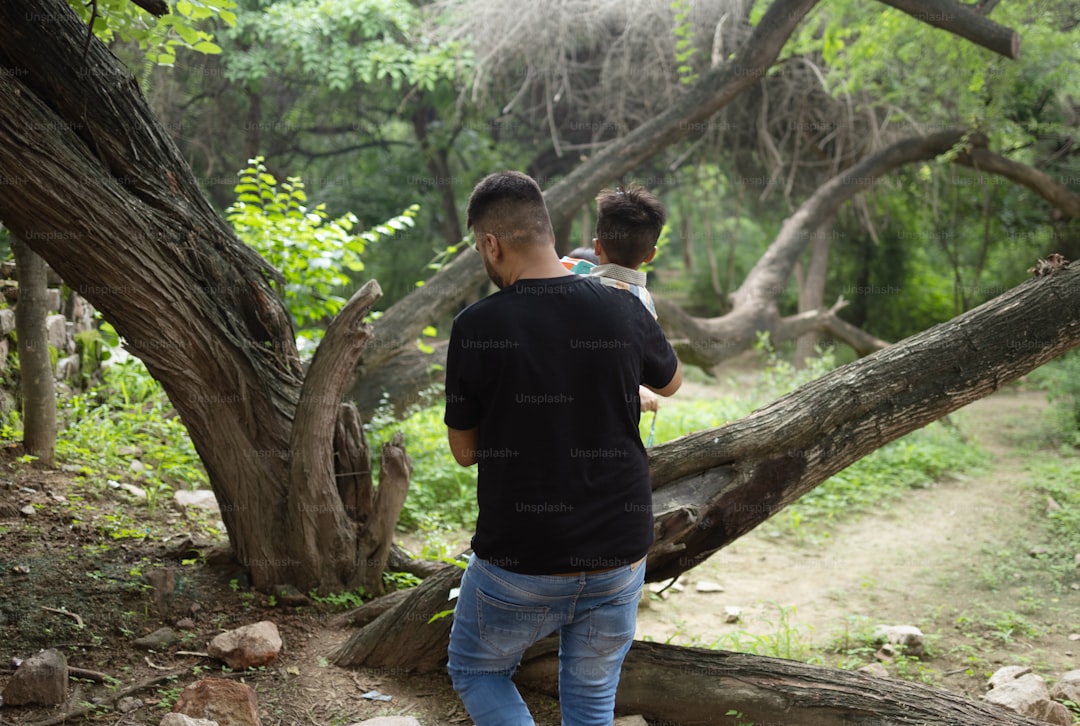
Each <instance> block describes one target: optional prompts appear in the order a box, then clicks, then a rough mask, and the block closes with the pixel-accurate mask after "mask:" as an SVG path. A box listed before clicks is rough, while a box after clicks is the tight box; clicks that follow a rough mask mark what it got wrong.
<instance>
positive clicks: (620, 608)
mask: <svg viewBox="0 0 1080 726" xmlns="http://www.w3.org/2000/svg"><path fill="white" fill-rule="evenodd" d="M640 593H641V591H640V589H635V590H634V591H633V592H632V593H630V594H624V595H622V596H621V597H619V598H617V599H615V600H613V601H611V602H610V603H608V604H606V605H604V606H601V607H598V608H594V609H593V610H592V611H591V612H590V613H589V647H590V648H592V650H593V651H594V652H595V653H596V654H597V655H599V656H607V655H611V654H612V653H614V652H615V651H617V650H618V649H619V648H622V647H623V646H625V645H626V644H627V643H628V642H630V641H631V640H633V639H634V628H635V625H636V623H637V607H638V600H639V599H640V597H641V594H640Z"/></svg>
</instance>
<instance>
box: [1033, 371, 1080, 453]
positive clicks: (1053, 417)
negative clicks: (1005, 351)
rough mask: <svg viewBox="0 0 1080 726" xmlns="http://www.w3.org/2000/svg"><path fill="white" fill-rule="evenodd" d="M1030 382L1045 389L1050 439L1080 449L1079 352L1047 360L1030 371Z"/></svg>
mask: <svg viewBox="0 0 1080 726" xmlns="http://www.w3.org/2000/svg"><path fill="white" fill-rule="evenodd" d="M1030 379H1031V381H1032V382H1034V383H1035V384H1036V385H1038V386H1040V387H1041V388H1044V389H1045V390H1046V397H1047V400H1049V401H1050V411H1049V417H1048V418H1049V424H1050V434H1051V436H1052V437H1054V438H1055V439H1058V440H1060V441H1061V443H1064V444H1066V445H1068V446H1073V447H1080V350H1073V351H1070V352H1068V353H1066V354H1065V355H1064V356H1062V357H1061V358H1058V359H1057V360H1053V361H1050V362H1049V363H1047V364H1046V365H1044V366H1042V367H1041V368H1038V369H1037V370H1035V371H1033V372H1032V374H1031V376H1030Z"/></svg>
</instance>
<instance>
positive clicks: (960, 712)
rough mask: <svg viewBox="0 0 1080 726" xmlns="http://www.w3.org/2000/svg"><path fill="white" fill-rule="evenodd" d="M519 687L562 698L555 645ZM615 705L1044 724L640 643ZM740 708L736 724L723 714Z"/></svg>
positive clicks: (852, 679) (776, 717) (735, 658)
mask: <svg viewBox="0 0 1080 726" xmlns="http://www.w3.org/2000/svg"><path fill="white" fill-rule="evenodd" d="M514 680H515V681H517V683H518V684H519V685H522V686H526V687H528V688H531V689H533V690H536V691H540V692H542V693H547V694H548V695H551V696H553V697H558V691H559V687H558V642H557V640H553V641H545V642H543V643H541V644H537V647H534V648H533V649H532V650H530V651H529V652H527V653H526V654H525V659H524V661H523V663H522V665H521V667H520V668H519V669H518V672H517V674H516V675H515V677H514ZM615 708H616V709H617V711H619V712H621V713H627V714H640V715H642V716H644V717H646V718H648V719H659V720H661V721H662V722H664V723H679V724H718V725H723V726H736V725H737V724H744V723H755V724H773V723H775V724H798V726H851V724H863V723H865V724H896V725H897V726H899V725H900V724H979V725H980V726H991V725H992V724H999V725H1001V726H1005V725H1008V726H1044V724H1043V722H1042V721H1036V720H1034V719H1030V718H1027V717H1026V716H1021V715H1019V714H1016V713H1014V712H1012V711H1009V710H1007V709H1005V708H1002V707H1000V706H995V705H992V704H989V703H978V702H975V701H969V700H967V699H965V698H961V697H960V696H957V695H955V694H953V693H949V692H948V691H943V690H939V689H937V688H931V687H929V686H924V685H922V684H919V683H913V682H911V681H902V680H894V679H892V678H876V677H874V676H870V675H866V674H864V673H856V672H853V671H844V670H838V669H833V668H824V667H821V666H813V665H807V664H804V663H799V662H796V661H791V660H783V659H781V658H769V657H766V656H756V655H747V654H744V653H731V652H728V651H722V650H705V649H701V648H685V647H678V646H673V645H665V644H663V643H644V642H640V641H635V642H634V644H633V646H632V647H631V648H630V652H629V653H628V654H627V656H626V660H625V661H624V663H623V668H622V674H621V675H620V677H619V690H618V692H617V693H616V696H615ZM728 711H737V712H738V713H739V714H740V716H739V717H738V718H735V717H732V716H725V715H724V714H726V713H727V712H728Z"/></svg>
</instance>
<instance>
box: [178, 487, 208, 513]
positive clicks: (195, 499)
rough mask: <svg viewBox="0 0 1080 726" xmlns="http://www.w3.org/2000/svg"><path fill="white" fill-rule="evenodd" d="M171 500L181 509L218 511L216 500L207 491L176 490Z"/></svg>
mask: <svg viewBox="0 0 1080 726" xmlns="http://www.w3.org/2000/svg"><path fill="white" fill-rule="evenodd" d="M173 499H174V500H175V501H176V503H177V504H179V505H180V506H181V507H199V508H200V509H207V510H210V511H214V512H217V511H218V503H217V498H216V497H214V493H213V492H212V491H210V490H209V489H194V490H192V489H177V490H176V492H175V493H174V494H173Z"/></svg>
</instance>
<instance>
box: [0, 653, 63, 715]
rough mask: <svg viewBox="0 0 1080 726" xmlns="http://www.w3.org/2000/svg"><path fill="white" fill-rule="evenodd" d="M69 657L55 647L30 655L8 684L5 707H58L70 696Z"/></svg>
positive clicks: (5, 693)
mask: <svg viewBox="0 0 1080 726" xmlns="http://www.w3.org/2000/svg"><path fill="white" fill-rule="evenodd" d="M67 683H68V667H67V658H65V657H64V654H63V653H61V652H60V651H58V650H56V649H55V648H49V649H48V650H43V651H40V652H38V653H36V654H35V655H32V656H30V657H29V658H27V659H26V660H24V661H23V662H22V664H21V665H19V667H18V668H16V669H15V673H13V674H12V676H11V680H9V681H8V683H7V686H5V687H4V693H3V703H4V705H5V706H28V705H40V706H56V705H58V704H61V703H63V702H64V701H65V700H66V699H67Z"/></svg>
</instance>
